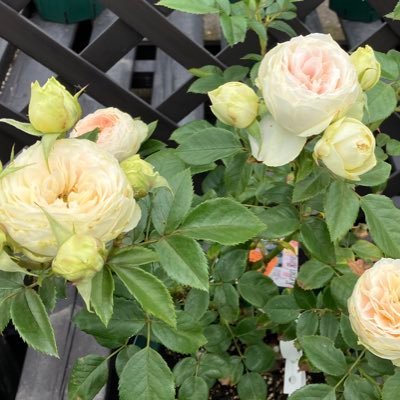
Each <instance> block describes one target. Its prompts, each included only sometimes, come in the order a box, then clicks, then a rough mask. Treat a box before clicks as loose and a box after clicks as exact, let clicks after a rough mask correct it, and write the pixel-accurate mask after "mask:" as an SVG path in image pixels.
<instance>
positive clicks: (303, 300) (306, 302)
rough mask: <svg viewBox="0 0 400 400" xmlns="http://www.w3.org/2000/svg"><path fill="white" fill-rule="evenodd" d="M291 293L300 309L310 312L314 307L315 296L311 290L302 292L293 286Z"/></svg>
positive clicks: (299, 288) (315, 302) (296, 286)
mask: <svg viewBox="0 0 400 400" xmlns="http://www.w3.org/2000/svg"><path fill="white" fill-rule="evenodd" d="M292 293H293V295H294V298H295V300H296V303H297V304H298V305H299V306H300V308H303V309H305V310H310V309H313V308H315V307H316V304H317V296H316V295H315V294H314V292H313V291H312V290H304V289H302V288H301V287H300V286H298V285H295V287H294V288H293V291H292Z"/></svg>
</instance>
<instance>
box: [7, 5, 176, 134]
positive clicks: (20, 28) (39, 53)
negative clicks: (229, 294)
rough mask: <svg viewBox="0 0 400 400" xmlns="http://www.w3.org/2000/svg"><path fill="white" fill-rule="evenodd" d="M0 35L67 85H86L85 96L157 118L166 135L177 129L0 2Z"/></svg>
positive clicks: (166, 119)
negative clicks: (58, 76) (50, 70)
mask: <svg viewBox="0 0 400 400" xmlns="http://www.w3.org/2000/svg"><path fill="white" fill-rule="evenodd" d="M0 36H1V37H3V38H5V39H6V40H8V41H10V42H12V43H13V44H15V45H16V46H17V47H19V48H20V49H22V50H23V51H24V52H25V53H27V54H29V55H30V56H32V57H35V58H36V59H37V60H38V61H39V62H41V63H42V64H44V65H46V66H47V67H48V68H50V69H52V70H53V71H55V72H56V73H58V74H60V75H61V76H62V77H63V78H64V79H65V80H66V81H67V82H68V83H69V84H71V85H76V84H78V85H80V86H82V87H83V86H86V85H89V86H88V89H87V92H88V94H89V95H91V96H92V97H94V98H95V99H96V100H98V101H100V102H101V103H102V104H104V105H107V106H114V107H118V108H120V109H121V110H124V111H126V112H128V113H131V114H137V115H141V116H142V117H143V118H144V119H145V120H147V121H153V120H155V119H158V120H159V128H160V131H161V132H163V131H164V132H168V131H171V129H174V128H175V127H176V124H175V123H174V122H173V121H171V120H170V119H169V118H167V117H166V116H164V115H162V114H161V113H159V112H158V111H157V110H153V109H152V108H151V107H150V106H149V105H148V104H146V103H145V102H144V101H143V100H141V99H140V98H138V97H137V96H135V95H133V94H132V93H130V92H128V91H127V90H124V89H123V88H121V87H119V86H118V85H117V84H115V83H114V82H113V81H112V80H111V79H109V78H108V77H107V76H106V75H105V74H104V73H103V72H102V71H100V70H98V69H97V68H95V67H94V66H93V65H91V64H90V63H88V62H87V61H85V60H83V59H82V58H80V57H79V56H78V55H77V54H75V53H74V52H72V51H71V50H69V49H67V48H64V47H63V46H61V45H59V44H58V43H57V42H56V41H55V40H53V39H52V38H51V37H49V36H48V35H46V34H45V33H43V32H42V31H41V30H40V29H38V28H37V27H36V26H35V25H34V24H32V23H31V22H29V21H27V20H26V19H22V18H21V17H20V16H19V15H18V13H16V12H15V11H14V10H12V9H11V8H10V7H8V6H7V5H5V4H4V3H0ZM92 83H93V84H92Z"/></svg>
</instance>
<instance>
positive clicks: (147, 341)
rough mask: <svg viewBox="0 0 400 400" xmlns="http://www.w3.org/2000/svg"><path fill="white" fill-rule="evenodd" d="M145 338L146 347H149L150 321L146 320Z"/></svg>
mask: <svg viewBox="0 0 400 400" xmlns="http://www.w3.org/2000/svg"><path fill="white" fill-rule="evenodd" d="M146 324H147V338H146V347H150V337H151V320H150V318H147V321H146Z"/></svg>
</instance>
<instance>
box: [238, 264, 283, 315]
mask: <svg viewBox="0 0 400 400" xmlns="http://www.w3.org/2000/svg"><path fill="white" fill-rule="evenodd" d="M238 290H239V293H240V295H241V296H242V297H243V298H244V299H245V300H246V301H247V302H249V303H250V304H252V305H254V306H256V307H259V308H262V307H264V306H265V304H266V303H267V301H268V300H269V299H270V298H271V297H273V296H276V295H277V294H278V293H279V292H278V287H277V286H276V285H275V283H274V282H273V281H272V279H271V278H269V277H268V276H265V275H263V274H262V273H261V272H258V271H248V272H246V273H245V274H243V276H242V277H241V278H240V280H239V284H238Z"/></svg>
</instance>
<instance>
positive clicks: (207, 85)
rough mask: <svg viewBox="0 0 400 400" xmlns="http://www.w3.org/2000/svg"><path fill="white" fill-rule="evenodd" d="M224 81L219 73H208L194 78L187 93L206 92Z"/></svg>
mask: <svg viewBox="0 0 400 400" xmlns="http://www.w3.org/2000/svg"><path fill="white" fill-rule="evenodd" d="M224 83H225V79H224V78H223V77H222V76H220V75H209V76H205V77H203V78H199V79H196V80H195V81H194V82H193V83H192V84H191V85H190V87H189V89H188V92H189V93H200V94H207V93H208V92H211V91H212V90H214V89H217V88H218V87H219V86H221V85H223V84H224Z"/></svg>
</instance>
